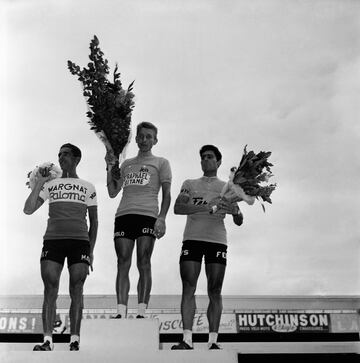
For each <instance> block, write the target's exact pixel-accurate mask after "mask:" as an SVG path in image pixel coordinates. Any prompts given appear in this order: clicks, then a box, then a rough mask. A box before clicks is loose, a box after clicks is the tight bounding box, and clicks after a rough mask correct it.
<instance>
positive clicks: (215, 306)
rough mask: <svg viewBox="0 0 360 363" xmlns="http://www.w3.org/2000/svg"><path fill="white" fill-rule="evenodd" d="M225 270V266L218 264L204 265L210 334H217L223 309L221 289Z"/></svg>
mask: <svg viewBox="0 0 360 363" xmlns="http://www.w3.org/2000/svg"><path fill="white" fill-rule="evenodd" d="M225 268H226V266H225V265H222V264H220V263H209V264H207V265H205V271H206V276H207V280H208V295H209V300H210V302H209V306H208V310H207V318H208V321H209V332H210V333H212V332H214V333H217V332H218V331H219V325H220V319H221V313H222V308H223V306H222V297H221V289H222V285H223V281H224V276H225Z"/></svg>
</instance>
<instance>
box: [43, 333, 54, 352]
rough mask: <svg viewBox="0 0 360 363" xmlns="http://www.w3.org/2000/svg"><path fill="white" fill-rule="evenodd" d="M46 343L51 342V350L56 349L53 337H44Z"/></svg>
mask: <svg viewBox="0 0 360 363" xmlns="http://www.w3.org/2000/svg"><path fill="white" fill-rule="evenodd" d="M46 341H49V342H50V347H51V350H53V349H54V343H53V339H52V336H51V335H44V343H45V342H46Z"/></svg>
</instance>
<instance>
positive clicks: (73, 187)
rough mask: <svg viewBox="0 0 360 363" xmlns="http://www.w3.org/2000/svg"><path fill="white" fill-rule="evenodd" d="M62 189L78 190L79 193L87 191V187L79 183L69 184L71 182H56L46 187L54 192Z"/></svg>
mask: <svg viewBox="0 0 360 363" xmlns="http://www.w3.org/2000/svg"><path fill="white" fill-rule="evenodd" d="M62 190H66V191H70V190H73V191H78V192H80V193H85V194H86V192H87V188H85V187H83V186H81V185H78V184H71V183H67V184H62V183H60V184H56V185H53V186H51V187H49V188H48V191H49V193H51V192H56V191H62Z"/></svg>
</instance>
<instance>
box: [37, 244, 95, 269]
mask: <svg viewBox="0 0 360 363" xmlns="http://www.w3.org/2000/svg"><path fill="white" fill-rule="evenodd" d="M65 257H66V258H67V264H68V266H71V265H73V264H74V263H86V264H88V265H90V243H89V241H86V240H78V239H56V240H54V239H49V240H44V244H43V248H42V251H41V258H40V261H43V260H51V261H55V262H58V263H60V264H61V265H64V262H65Z"/></svg>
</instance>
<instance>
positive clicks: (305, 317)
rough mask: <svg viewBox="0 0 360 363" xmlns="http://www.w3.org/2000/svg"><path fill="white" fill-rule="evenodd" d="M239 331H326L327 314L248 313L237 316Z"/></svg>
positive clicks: (327, 327)
mask: <svg viewBox="0 0 360 363" xmlns="http://www.w3.org/2000/svg"><path fill="white" fill-rule="evenodd" d="M237 320H238V327H239V331H253V332H256V331H259V332H266V331H274V332H282V333H284V332H286V333H290V332H294V331H328V330H329V315H328V314H320V313H319V314H318V313H313V314H306V313H280V312H279V313H256V314H255V313H253V314H251V313H249V314H237Z"/></svg>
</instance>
